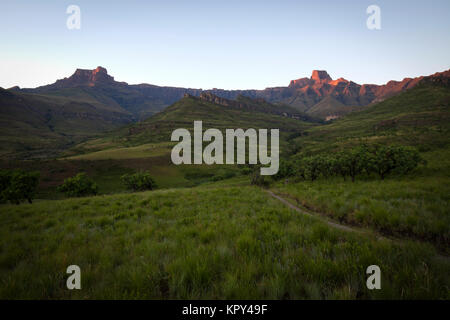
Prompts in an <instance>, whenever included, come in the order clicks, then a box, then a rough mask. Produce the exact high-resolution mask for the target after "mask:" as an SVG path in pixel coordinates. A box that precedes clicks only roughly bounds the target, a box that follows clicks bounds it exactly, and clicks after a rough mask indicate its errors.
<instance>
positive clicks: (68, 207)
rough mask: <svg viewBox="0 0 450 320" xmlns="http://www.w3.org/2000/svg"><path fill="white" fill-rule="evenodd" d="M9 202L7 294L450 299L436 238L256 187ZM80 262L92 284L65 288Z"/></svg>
mask: <svg viewBox="0 0 450 320" xmlns="http://www.w3.org/2000/svg"><path fill="white" fill-rule="evenodd" d="M0 208H1V209H2V210H4V212H5V213H6V212H7V213H8V214H1V215H0V234H1V237H2V238H1V240H2V241H1V242H0V249H1V250H0V278H1V279H2V286H0V298H3V299H6V298H8V299H111V298H115V299H445V298H446V297H448V283H449V277H448V272H446V271H448V263H447V261H446V260H443V259H439V258H438V256H436V251H435V250H434V249H433V248H432V247H431V246H428V245H424V244H419V243H410V242H405V243H399V242H392V241H389V240H388V239H383V238H381V239H380V238H377V237H376V236H375V235H373V234H371V233H357V232H348V231H343V230H339V229H337V228H331V227H330V226H329V225H327V224H326V223H325V222H324V221H321V220H320V219H317V218H315V217H310V216H307V215H304V214H299V213H298V212H296V211H294V210H291V209H290V208H288V207H287V206H285V205H283V204H282V203H280V202H279V201H278V200H275V199H273V198H271V197H270V196H269V195H268V194H267V193H266V192H264V191H263V190H261V189H260V188H257V187H250V186H238V187H232V186H225V187H224V186H214V185H209V186H207V187H204V188H202V187H200V188H192V189H179V190H160V191H152V192H140V193H134V194H121V195H111V196H102V197H86V198H79V199H67V200H60V201H41V202H37V203H34V204H33V205H28V204H23V205H20V206H14V205H7V206H4V205H3V206H0ZM69 263H76V264H77V265H78V266H80V268H81V270H82V272H83V273H82V281H83V282H82V286H83V290H72V291H71V290H67V289H66V287H65V285H64V284H65V275H66V273H65V270H66V268H67V265H68V264H69ZM371 264H376V265H379V266H380V267H381V268H382V270H383V278H382V286H383V287H382V288H383V290H368V289H367V287H366V280H367V279H366V272H365V271H366V268H367V266H368V265H371ZM30 274H32V275H33V276H32V277H30ZM412 280H414V281H412Z"/></svg>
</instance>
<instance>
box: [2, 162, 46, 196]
mask: <svg viewBox="0 0 450 320" xmlns="http://www.w3.org/2000/svg"><path fill="white" fill-rule="evenodd" d="M38 184H39V172H25V171H22V170H14V171H2V172H1V173H0V198H1V200H2V202H6V201H10V202H11V203H15V204H19V203H20V202H21V201H23V200H28V202H29V203H33V198H34V196H35V193H36V189H37V186H38Z"/></svg>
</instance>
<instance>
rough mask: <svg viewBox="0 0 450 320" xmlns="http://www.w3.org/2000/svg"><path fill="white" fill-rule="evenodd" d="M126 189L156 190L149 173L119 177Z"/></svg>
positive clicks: (143, 172)
mask: <svg viewBox="0 0 450 320" xmlns="http://www.w3.org/2000/svg"><path fill="white" fill-rule="evenodd" d="M121 179H122V181H123V183H124V184H125V186H126V188H127V189H129V190H133V191H144V190H153V189H155V188H156V182H155V180H154V179H153V178H152V177H151V176H150V172H148V171H142V172H137V173H133V174H125V175H123V176H122V177H121Z"/></svg>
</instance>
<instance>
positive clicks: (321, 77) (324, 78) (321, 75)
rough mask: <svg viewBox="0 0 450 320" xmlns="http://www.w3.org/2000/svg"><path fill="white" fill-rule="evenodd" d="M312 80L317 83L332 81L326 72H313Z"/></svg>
mask: <svg viewBox="0 0 450 320" xmlns="http://www.w3.org/2000/svg"><path fill="white" fill-rule="evenodd" d="M311 80H314V81H316V82H328V81H332V80H333V79H331V77H330V75H329V74H328V73H327V72H326V71H325V70H313V72H312V75H311Z"/></svg>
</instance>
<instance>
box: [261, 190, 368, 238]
mask: <svg viewBox="0 0 450 320" xmlns="http://www.w3.org/2000/svg"><path fill="white" fill-rule="evenodd" d="M266 192H267V193H268V194H269V195H270V196H271V197H272V198H275V199H277V200H279V201H281V202H282V203H284V204H285V205H287V206H288V207H289V208H291V209H293V210H295V211H297V212H299V213H301V214H304V215H307V216H310V217H316V218H319V219H320V220H322V221H323V222H325V223H326V224H328V225H329V226H331V227H333V228H337V229H340V230H344V231H351V232H358V233H369V232H367V231H365V230H360V229H357V228H352V227H349V226H345V225H342V224H339V223H336V222H333V221H330V220H328V219H326V218H324V217H322V216H319V215H315V214H311V213H309V212H308V211H306V210H305V209H301V208H299V207H297V206H296V205H294V204H292V203H290V202H289V201H287V200H286V199H284V198H282V197H280V196H279V195H277V194H275V193H273V191H270V190H266Z"/></svg>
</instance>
